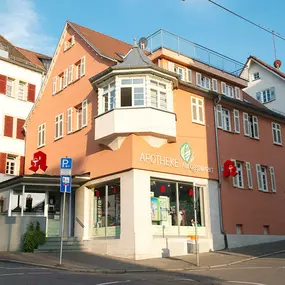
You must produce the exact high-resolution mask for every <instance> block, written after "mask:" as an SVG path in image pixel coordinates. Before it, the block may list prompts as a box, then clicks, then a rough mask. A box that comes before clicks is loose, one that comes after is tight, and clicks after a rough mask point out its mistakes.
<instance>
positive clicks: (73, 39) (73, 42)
mask: <svg viewBox="0 0 285 285" xmlns="http://www.w3.org/2000/svg"><path fill="white" fill-rule="evenodd" d="M74 44H75V37H74V35H73V36H72V37H71V46H73V45H74Z"/></svg>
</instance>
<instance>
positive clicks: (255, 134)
mask: <svg viewBox="0 0 285 285" xmlns="http://www.w3.org/2000/svg"><path fill="white" fill-rule="evenodd" d="M252 121H253V131H254V134H253V136H254V138H256V139H258V138H259V129H258V118H257V117H255V116H252Z"/></svg>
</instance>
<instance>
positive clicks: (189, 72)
mask: <svg viewBox="0 0 285 285" xmlns="http://www.w3.org/2000/svg"><path fill="white" fill-rule="evenodd" d="M185 78H186V82H189V83H192V70H191V69H189V68H186V72H185Z"/></svg>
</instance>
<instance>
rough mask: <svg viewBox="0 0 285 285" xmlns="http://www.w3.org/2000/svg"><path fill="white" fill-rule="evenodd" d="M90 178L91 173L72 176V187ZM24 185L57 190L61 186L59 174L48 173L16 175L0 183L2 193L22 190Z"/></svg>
mask: <svg viewBox="0 0 285 285" xmlns="http://www.w3.org/2000/svg"><path fill="white" fill-rule="evenodd" d="M89 180H90V175H89V173H86V174H82V175H73V176H72V188H78V187H80V186H82V185H83V184H84V183H86V182H87V181H89ZM23 185H26V186H29V190H31V191H32V190H33V189H34V190H37V189H39V188H41V190H44V189H45V190H47V191H48V190H56V189H59V187H60V176H59V175H47V174H31V175H28V174H26V175H21V176H16V177H13V178H11V179H8V180H5V181H3V182H1V183H0V193H1V192H4V191H7V190H10V189H13V190H15V191H21V190H22V187H23Z"/></svg>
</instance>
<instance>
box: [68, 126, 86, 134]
mask: <svg viewBox="0 0 285 285" xmlns="http://www.w3.org/2000/svg"><path fill="white" fill-rule="evenodd" d="M87 126H88V125H86V126H83V127H81V128H80V129H78V130H75V131H73V132H71V133H69V134H68V135H71V134H75V133H78V132H80V131H81V130H83V129H85V128H87Z"/></svg>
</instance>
